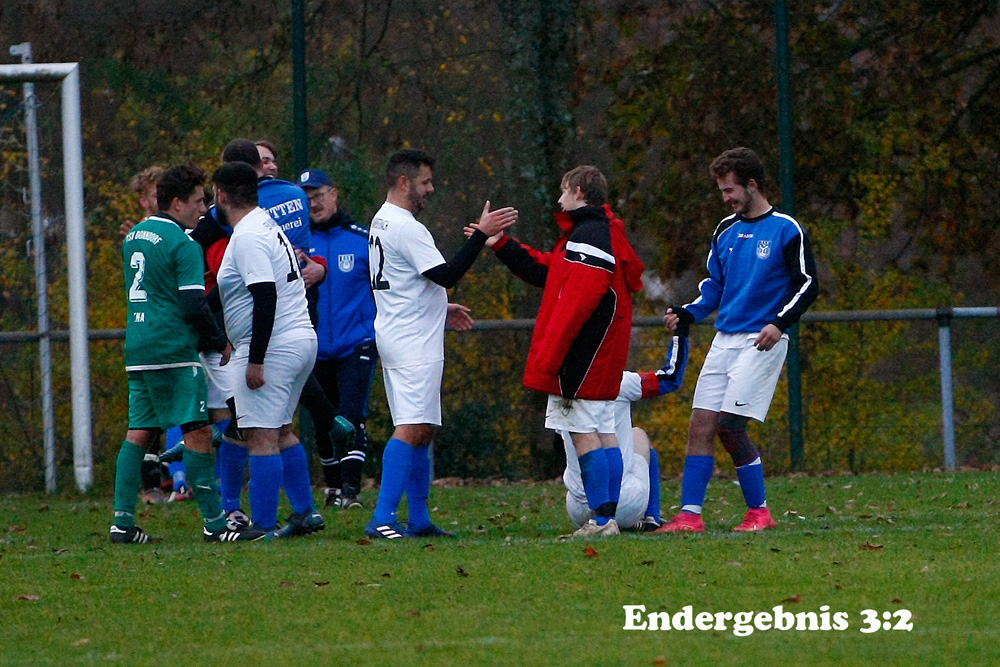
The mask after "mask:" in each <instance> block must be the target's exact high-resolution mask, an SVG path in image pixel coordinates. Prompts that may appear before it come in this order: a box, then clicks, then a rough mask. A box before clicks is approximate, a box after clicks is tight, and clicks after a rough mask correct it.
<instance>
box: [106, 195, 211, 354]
mask: <svg viewBox="0 0 1000 667" xmlns="http://www.w3.org/2000/svg"><path fill="white" fill-rule="evenodd" d="M122 258H123V259H124V260H125V289H126V294H127V296H126V300H127V302H128V322H127V324H126V328H125V370H128V371H143V370H156V369H160V368H180V367H183V366H197V365H198V364H199V360H198V351H197V346H198V334H197V332H196V331H195V328H194V325H193V324H191V323H190V322H189V321H187V320H186V319H185V317H184V310H183V308H182V306H181V298H180V292H181V290H204V289H205V260H204V256H203V254H202V251H201V246H199V245H198V244H197V243H196V242H195V241H194V240H192V239H191V237H189V236H188V235H187V234H186V233H184V230H183V229H181V227H180V225H178V224H177V223H176V222H175V221H174V220H172V219H171V218H169V217H167V216H164V215H162V214H157V215H153V216H150V217H149V218H146V219H145V220H143V221H142V222H140V223H139V224H138V225H136V226H135V227H134V228H133V229H132V231H130V232H129V233H128V234H127V235H126V236H125V242H124V243H123V244H122Z"/></svg>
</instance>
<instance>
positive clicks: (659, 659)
mask: <svg viewBox="0 0 1000 667" xmlns="http://www.w3.org/2000/svg"><path fill="white" fill-rule="evenodd" d="M653 664H654V665H665V664H667V659H666V658H664V657H663V656H662V655H661V656H659V657H656V658H653Z"/></svg>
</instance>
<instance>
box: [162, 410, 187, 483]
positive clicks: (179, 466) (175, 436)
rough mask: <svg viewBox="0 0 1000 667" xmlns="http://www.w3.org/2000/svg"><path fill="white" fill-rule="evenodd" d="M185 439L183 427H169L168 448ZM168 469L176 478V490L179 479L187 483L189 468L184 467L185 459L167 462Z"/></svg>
mask: <svg viewBox="0 0 1000 667" xmlns="http://www.w3.org/2000/svg"><path fill="white" fill-rule="evenodd" d="M183 439H184V433H183V432H182V431H181V427H180V426H171V427H170V428H168V429H167V444H166V448H167V449H170V448H171V447H173V446H174V445H176V444H177V443H178V442H180V441H181V440H183ZM167 469H168V470H169V471H170V478H171V479H173V480H174V491H177V487H178V481H179V482H180V484H187V468H185V467H184V461H183V460H181V461H174V462H173V463H169V464H167Z"/></svg>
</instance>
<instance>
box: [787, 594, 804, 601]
mask: <svg viewBox="0 0 1000 667" xmlns="http://www.w3.org/2000/svg"><path fill="white" fill-rule="evenodd" d="M782 602H802V596H801V595H799V594H798V593H796V594H795V595H793V596H792V597H790V598H785V599H784V600H782Z"/></svg>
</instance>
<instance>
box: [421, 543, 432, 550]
mask: <svg viewBox="0 0 1000 667" xmlns="http://www.w3.org/2000/svg"><path fill="white" fill-rule="evenodd" d="M423 548H424V549H427V550H428V551H434V545H433V544H425V545H424V547H423Z"/></svg>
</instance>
